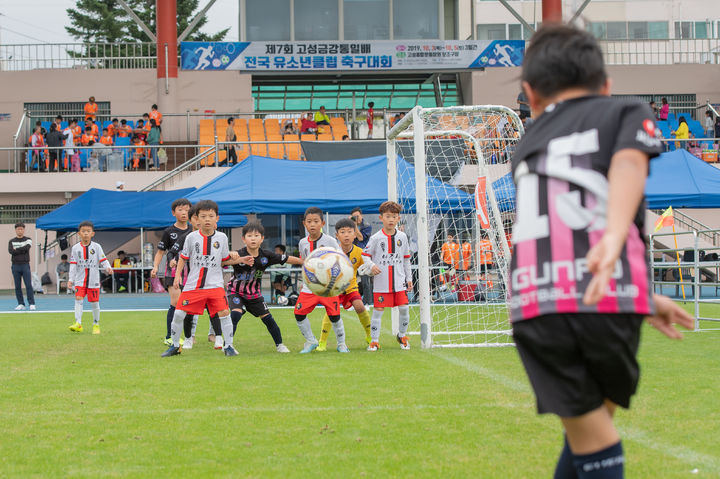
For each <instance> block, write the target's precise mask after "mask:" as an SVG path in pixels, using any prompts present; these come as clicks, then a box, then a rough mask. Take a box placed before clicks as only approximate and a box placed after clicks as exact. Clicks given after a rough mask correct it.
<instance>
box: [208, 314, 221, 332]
mask: <svg viewBox="0 0 720 479" xmlns="http://www.w3.org/2000/svg"><path fill="white" fill-rule="evenodd" d="M210 327H212V330H213V334H215V335H216V336H217V335H218V334H222V328H221V327H220V318H218V315H217V314H215V315H213V316H210Z"/></svg>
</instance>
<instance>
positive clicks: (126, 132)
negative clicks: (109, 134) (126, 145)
mask: <svg viewBox="0 0 720 479" xmlns="http://www.w3.org/2000/svg"><path fill="white" fill-rule="evenodd" d="M132 131H133V129H132V127H131V126H130V125H128V124H127V120H126V119H125V118H123V119H122V120H120V126H119V127H118V130H117V136H118V137H120V138H127V137H128V136H130V135H132Z"/></svg>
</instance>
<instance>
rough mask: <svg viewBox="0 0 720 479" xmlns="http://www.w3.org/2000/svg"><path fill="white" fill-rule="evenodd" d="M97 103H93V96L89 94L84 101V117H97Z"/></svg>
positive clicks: (88, 118)
mask: <svg viewBox="0 0 720 479" xmlns="http://www.w3.org/2000/svg"><path fill="white" fill-rule="evenodd" d="M97 111H98V104H97V103H95V97H94V96H91V97H90V99H89V100H88V102H87V103H85V119H86V120H90V121H95V119H96V118H97Z"/></svg>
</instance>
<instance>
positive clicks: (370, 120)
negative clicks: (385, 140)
mask: <svg viewBox="0 0 720 479" xmlns="http://www.w3.org/2000/svg"><path fill="white" fill-rule="evenodd" d="M365 121H367V126H368V136H367V137H368V138H372V136H373V124H374V123H375V102H374V101H371V102H368V111H367V118H366V119H365Z"/></svg>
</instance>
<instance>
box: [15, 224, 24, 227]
mask: <svg viewBox="0 0 720 479" xmlns="http://www.w3.org/2000/svg"><path fill="white" fill-rule="evenodd" d="M21 226H22V227H23V228H25V223H15V228H20V227H21Z"/></svg>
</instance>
